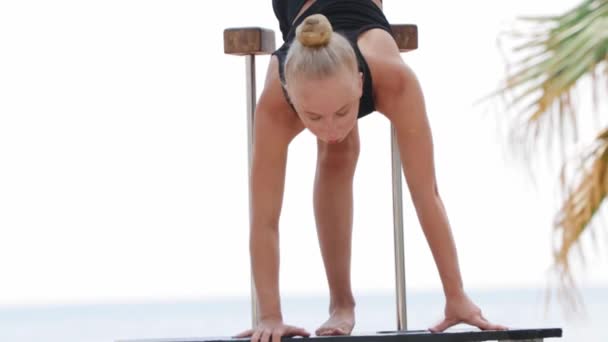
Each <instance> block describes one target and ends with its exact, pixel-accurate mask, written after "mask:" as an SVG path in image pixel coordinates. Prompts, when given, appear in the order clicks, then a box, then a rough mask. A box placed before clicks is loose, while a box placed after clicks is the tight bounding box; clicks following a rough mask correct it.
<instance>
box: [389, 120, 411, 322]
mask: <svg viewBox="0 0 608 342" xmlns="http://www.w3.org/2000/svg"><path fill="white" fill-rule="evenodd" d="M391 156H392V158H391V164H392V175H393V226H394V240H395V241H394V242H395V283H396V284H395V290H396V294H397V330H398V331H405V330H407V308H406V300H405V253H404V248H403V196H402V193H403V191H402V186H401V157H400V155H399V145H398V144H397V133H396V131H395V127H393V125H391Z"/></svg>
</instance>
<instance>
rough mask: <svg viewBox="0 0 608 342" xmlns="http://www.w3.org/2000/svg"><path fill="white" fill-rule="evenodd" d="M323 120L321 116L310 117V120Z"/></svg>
mask: <svg viewBox="0 0 608 342" xmlns="http://www.w3.org/2000/svg"><path fill="white" fill-rule="evenodd" d="M319 120H321V117H320V116H317V117H314V118H310V121H319Z"/></svg>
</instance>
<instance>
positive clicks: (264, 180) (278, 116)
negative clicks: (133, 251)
mask: <svg viewBox="0 0 608 342" xmlns="http://www.w3.org/2000/svg"><path fill="white" fill-rule="evenodd" d="M277 70H278V66H277V60H276V57H273V58H272V59H271V62H270V64H269V69H268V75H267V78H266V84H265V86H264V90H263V91H262V94H261V95H260V99H259V101H258V105H257V108H256V114H255V120H254V146H253V161H252V169H251V209H250V210H251V227H250V240H249V249H250V254H251V269H252V273H253V281H254V286H255V289H256V293H257V301H258V320H259V321H260V323H262V324H263V325H269V326H273V325H275V327H276V329H272V328H270V329H271V330H272V334H273V335H274V334H278V335H296V334H297V335H306V334H307V332H305V331H304V330H302V329H300V328H296V327H290V326H286V325H283V324H282V320H283V318H282V313H281V304H280V293H279V217H280V214H281V206H282V202H283V190H284V185H285V170H286V166H287V150H288V146H289V143H290V142H291V140H292V139H293V138H294V137H295V136H296V135H297V134H298V133H299V132H301V131H302V130H303V125H302V123H301V121H300V120H299V118H298V117H297V115H296V114H295V113H294V112H293V111H292V109H291V107H290V106H289V105H288V104H287V101H286V100H285V98H284V95H283V93H282V89H281V86H280V83H279V79H278V75H277V74H278V73H277ZM249 332H250V333H251V335H253V338H252V340H253V339H256V338H260V339H261V340H266V339H268V338H269V337H271V336H261V335H260V334H261V332H260V331H259V330H258V331H257V333H255V329H254V330H251V331H249ZM256 334H257V336H256ZM240 335H241V336H243V334H240ZM245 335H247V334H246V333H245Z"/></svg>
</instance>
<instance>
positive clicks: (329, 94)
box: [236, 0, 506, 342]
mask: <svg viewBox="0 0 608 342" xmlns="http://www.w3.org/2000/svg"><path fill="white" fill-rule="evenodd" d="M273 9H274V11H275V14H276V16H277V18H278V20H279V25H280V28H281V32H282V34H283V39H284V41H285V44H284V45H283V46H282V47H281V48H279V49H278V50H277V51H275V52H274V53H273V56H272V58H271V61H270V65H269V67H268V74H267V77H266V81H265V86H264V90H263V91H262V94H261V95H260V99H259V102H258V105H257V109H256V114H255V131H254V136H255V142H254V156H253V166H252V174H251V177H252V179H251V190H252V202H251V203H252V207H251V210H252V217H251V219H252V225H251V230H250V253H251V263H252V272H253V281H254V285H255V288H256V293H257V298H258V310H259V323H258V325H257V326H256V327H255V328H254V329H250V330H247V331H244V332H242V333H240V334H238V335H237V336H236V337H249V336H251V339H252V340H253V341H254V342H257V341H258V340H259V341H262V342H268V341H269V340H270V339H272V341H273V342H279V341H280V337H281V336H309V335H310V334H309V333H308V332H307V331H306V330H305V329H302V328H299V327H295V326H291V325H287V324H285V323H284V322H283V318H282V314H281V305H280V295H279V244H278V242H279V232H278V226H279V216H280V211H281V206H282V199H283V189H284V180H285V168H286V161H287V150H288V145H289V143H290V142H291V140H292V139H293V138H294V137H295V136H296V135H297V134H298V133H300V132H301V131H302V130H304V129H305V128H306V129H308V130H310V131H311V132H312V133H313V134H315V135H316V137H317V149H318V159H317V170H316V177H315V184H314V211H315V220H316V224H317V233H318V237H319V243H320V247H321V254H322V257H323V262H324V265H325V270H326V275H327V280H328V283H329V290H330V307H329V314H330V317H329V319H328V320H327V321H326V322H325V323H324V324H323V325H322V326H321V327H319V328H318V329H317V330H316V331H315V333H316V334H317V335H346V334H350V333H351V331H352V329H353V327H354V324H355V310H354V309H355V299H354V298H353V294H352V290H351V283H350V259H351V231H352V220H353V177H354V173H355V167H356V164H357V158H358V155H359V135H358V129H357V120H358V119H360V118H362V117H364V116H366V115H368V114H370V113H371V112H373V111H378V112H380V113H381V114H383V115H384V116H386V117H387V118H388V119H389V120H390V122H391V123H392V124H393V126H394V127H395V128H396V132H397V140H398V144H399V148H400V153H401V158H402V163H403V170H404V173H405V176H406V179H407V184H408V186H409V190H410V193H411V196H412V199H413V203H414V205H415V207H416V211H417V215H418V218H419V220H420V223H421V226H422V228H423V231H424V234H425V236H426V238H427V241H428V243H429V246H430V248H431V251H432V253H433V256H434V259H435V263H436V264H437V268H438V271H439V274H440V277H441V281H442V284H443V289H444V293H445V297H446V307H445V319H444V320H443V321H442V322H440V323H439V324H437V325H435V326H434V327H432V328H430V330H431V331H433V332H439V331H443V330H445V329H447V328H449V327H450V326H453V325H455V324H457V323H460V322H464V323H468V324H471V325H474V326H477V327H479V328H481V329H493V330H498V329H506V328H505V327H503V326H499V325H494V324H491V323H489V322H488V321H487V320H486V319H485V318H483V316H482V314H481V311H480V309H479V308H478V307H477V306H476V305H475V304H474V303H473V302H472V301H471V300H470V299H469V298H468V297H467V295H466V294H465V292H464V289H463V285H462V279H461V276H460V271H459V267H458V260H457V254H456V248H455V245H454V241H453V238H452V234H451V230H450V226H449V223H448V219H447V217H446V213H445V210H444V207H443V204H442V201H441V198H440V196H439V194H438V191H437V185H436V181H435V172H434V162H433V146H432V139H431V131H430V129H429V123H428V120H427V117H426V113H425V107H424V100H423V95H422V91H421V89H420V86H419V83H418V81H417V79H416V77H415V75H414V73H413V72H412V70H411V69H410V68H409V67H408V66H407V65H406V64H404V62H403V60H402V59H401V56H400V53H399V50H398V47H397V46H396V44H395V41H394V39H393V37H392V35H391V33H390V25H389V23H388V22H387V20H386V18H385V16H384V15H383V13H382V10H381V3H380V0H316V1H315V0H307V1H306V0H273ZM372 81H373V82H372Z"/></svg>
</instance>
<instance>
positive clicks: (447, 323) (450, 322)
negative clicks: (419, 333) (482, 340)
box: [429, 318, 458, 333]
mask: <svg viewBox="0 0 608 342" xmlns="http://www.w3.org/2000/svg"><path fill="white" fill-rule="evenodd" d="M456 323H458V321H455V320H453V319H447V318H446V319H444V320H443V321H441V323H439V324H437V325H435V326H434V327H432V328H429V330H430V331H431V332H434V333H438V332H442V331H444V330H445V329H447V328H449V327H451V326H453V325H456Z"/></svg>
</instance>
